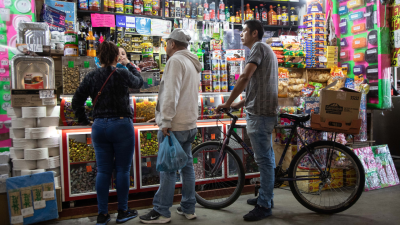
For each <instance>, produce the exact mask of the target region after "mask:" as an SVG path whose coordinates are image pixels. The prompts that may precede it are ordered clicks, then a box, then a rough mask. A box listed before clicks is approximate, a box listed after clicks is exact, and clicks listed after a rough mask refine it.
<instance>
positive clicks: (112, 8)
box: [108, 0, 115, 13]
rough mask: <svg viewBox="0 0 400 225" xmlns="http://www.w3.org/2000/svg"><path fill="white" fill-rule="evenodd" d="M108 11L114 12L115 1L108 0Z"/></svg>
mask: <svg viewBox="0 0 400 225" xmlns="http://www.w3.org/2000/svg"><path fill="white" fill-rule="evenodd" d="M108 11H109V12H111V13H113V12H115V0H108Z"/></svg>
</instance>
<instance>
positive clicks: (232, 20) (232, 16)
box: [229, 6, 236, 23]
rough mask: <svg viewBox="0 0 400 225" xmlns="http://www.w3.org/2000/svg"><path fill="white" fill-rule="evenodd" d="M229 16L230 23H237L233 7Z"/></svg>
mask: <svg viewBox="0 0 400 225" xmlns="http://www.w3.org/2000/svg"><path fill="white" fill-rule="evenodd" d="M229 15H230V22H231V23H234V22H235V21H236V18H235V13H234V12H233V8H232V6H231V7H230V12H229Z"/></svg>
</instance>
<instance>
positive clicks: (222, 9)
mask: <svg viewBox="0 0 400 225" xmlns="http://www.w3.org/2000/svg"><path fill="white" fill-rule="evenodd" d="M218 20H219V21H221V22H224V21H225V3H224V0H220V2H219V10H218Z"/></svg>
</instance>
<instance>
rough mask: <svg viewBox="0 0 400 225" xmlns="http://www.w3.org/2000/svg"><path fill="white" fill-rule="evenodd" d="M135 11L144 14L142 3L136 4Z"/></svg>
mask: <svg viewBox="0 0 400 225" xmlns="http://www.w3.org/2000/svg"><path fill="white" fill-rule="evenodd" d="M166 11H167V10H166ZM134 13H135V14H142V13H143V11H142V7H141V5H139V4H135V6H134Z"/></svg>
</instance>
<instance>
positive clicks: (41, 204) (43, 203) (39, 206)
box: [33, 200, 46, 209]
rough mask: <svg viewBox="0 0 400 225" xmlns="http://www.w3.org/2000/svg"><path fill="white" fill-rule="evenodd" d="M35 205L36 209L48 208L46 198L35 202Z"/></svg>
mask: <svg viewBox="0 0 400 225" xmlns="http://www.w3.org/2000/svg"><path fill="white" fill-rule="evenodd" d="M33 207H34V208H35V209H43V208H46V200H41V201H36V202H33Z"/></svg>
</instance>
